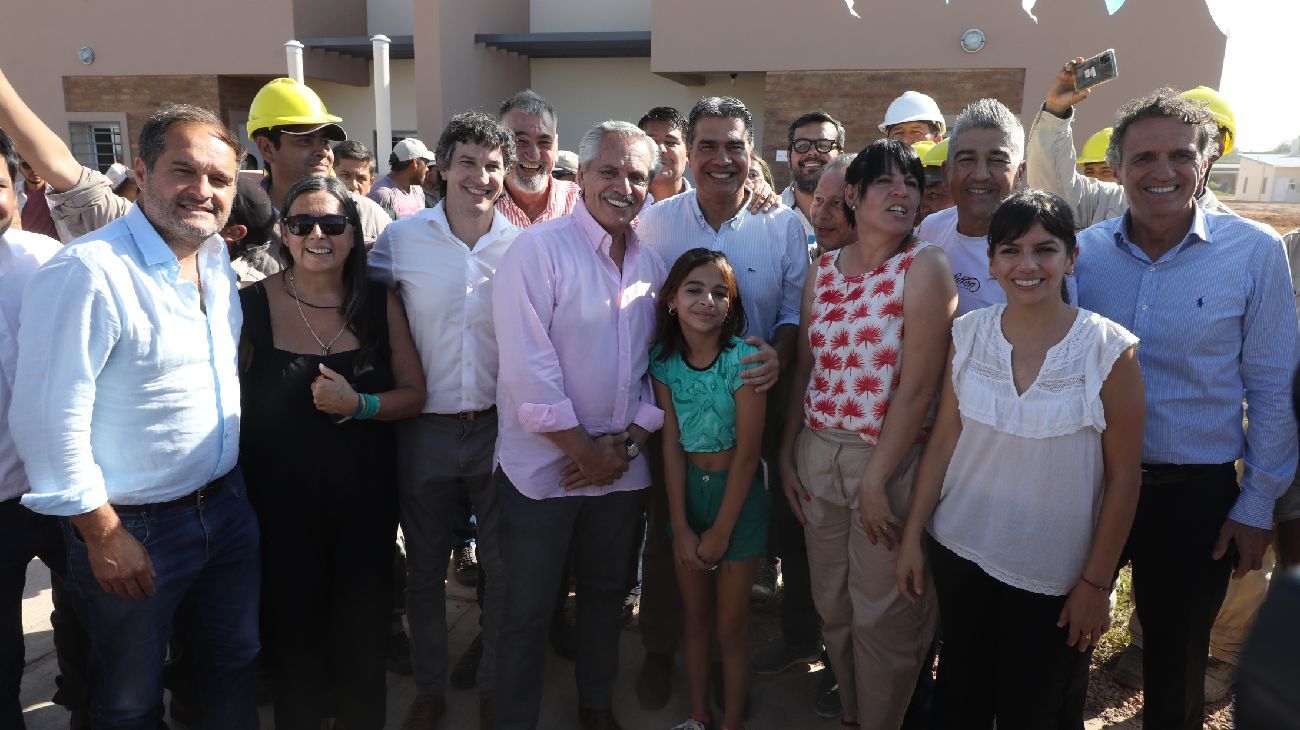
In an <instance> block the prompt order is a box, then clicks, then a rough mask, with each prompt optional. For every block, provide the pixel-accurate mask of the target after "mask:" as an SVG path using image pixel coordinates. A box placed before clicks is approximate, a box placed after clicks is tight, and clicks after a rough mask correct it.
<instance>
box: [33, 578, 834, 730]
mask: <svg viewBox="0 0 1300 730" xmlns="http://www.w3.org/2000/svg"><path fill="white" fill-rule="evenodd" d="M448 593H449V596H448V598H447V623H448V629H449V631H450V654H451V657H452V661H453V662H454V661H455V659H456V658H457V657H459V656H460V655H461V653H462V652H463V651H464V650H465V648H466V647H467V646H469V643H470V642H471V641H472V640H473V639H474V636H475V634H476V632H477V631H478V606H477V605H476V604H475V603H474V600H473V591H472V590H466V589H463V588H461V587H460V586H457V585H455V584H454V583H451V584H449V585H448ZM49 618H50V582H49V573H48V572H47V571H46V569H45V566H44V565H42V564H41V563H40V562H38V561H34V562H33V563H32V565H31V566H30V567H29V569H28V580H27V587H26V590H25V591H24V593H23V630H24V632H25V634H26V644H27V650H26V658H27V669H26V673H25V674H24V676H23V686H22V694H21V701H22V705H23V708H24V715H23V716H24V719H25V721H26V724H27V728H28V730H56V729H58V730H62V729H63V728H67V727H68V713H67V712H66V711H65V710H64V709H63V708H61V707H59V706H57V705H52V704H50V701H49V700H50V696H51V695H52V694H53V693H54V678H55V676H56V675H57V674H58V666H57V664H56V662H55V657H54V643H53V640H52V633H51V630H50V621H49ZM548 654H549V656H548V659H547V665H546V673H545V677H546V689H545V695H544V697H543V699H542V721H541V724H540V725H539V730H561V729H564V730H570V729H571V728H574V727H577V724H578V723H577V692H576V689H575V687H574V682H573V665H572V664H571V663H569V662H567V661H565V660H563V659H561V658H559V657H558V656H556V655H555V654H554V653H548ZM619 656H620V662H619V676H618V683H617V685H616V687H615V712H616V714H617V716H618V718H619V721H620V722H621V723H622V725H623V727H624V728H626V730H665V729H666V728H669V727H672V726H673V725H676V724H677V723H679V722H681V721H682V720H684V719H685V718H686V715H687V701H686V688H685V673H684V672H683V671H682V667H681V663H680V656H679V658H678V666H677V676H676V677H675V687H674V694H673V697H672V700H671V701H670V702H669V703H668V706H667V707H665V708H664V709H662V710H660V711H658V712H646V711H644V710H642V709H641V708H640V705H638V703H637V699H636V688H635V683H636V672H637V668H638V667H639V666H640V662H641V657H642V649H641V642H640V637H639V636H638V634H637V633H636V632H635V630H625V631H623V635H622V640H621V649H620V655H619ZM818 666H819V665H813V666H811V667H806V668H804V669H803V670H798V669H793V670H790V671H789V672H786V673H785V674H782V675H779V676H775V677H759V676H755V677H753V685H752V687H751V691H750V696H751V701H752V703H753V704H752V710H751V713H750V720H749V722H748V723H746V727H747V728H749V730H778V729H780V730H788V729H791V728H796V729H803V728H808V729H809V730H817V729H819V728H827V729H829V728H835V727H839V723H838V721H836V720H828V719H823V718H819V717H817V716H816V715H814V714H813V712H812V703H813V696H814V692H815V691H816V686H817V678H818V675H817V673H816V672H815V671H812V669H814V668H817V667H818ZM414 694H415V685H414V683H413V682H412V681H411V678H410V677H402V676H398V675H396V674H392V673H389V675H388V724H387V727H389V728H397V727H399V726H400V725H401V721H402V718H403V716H404V715H405V713H406V708H407V707H408V706H409V705H410V702H411V699H412V697H413V696H414ZM447 700H448V706H449V707H448V714H447V717H446V719H445V720H444V722H443V724H442V727H443V728H446V729H447V730H471V729H473V728H477V727H478V692H477V690H464V691H458V690H451V691H450V692H449V694H448V695H447ZM172 727H173V728H179V727H181V726H180V725H179V724H178V723H173V724H172ZM262 727H263V728H273V727H274V723H273V722H272V720H271V708H270V706H269V705H266V706H263V707H262Z"/></svg>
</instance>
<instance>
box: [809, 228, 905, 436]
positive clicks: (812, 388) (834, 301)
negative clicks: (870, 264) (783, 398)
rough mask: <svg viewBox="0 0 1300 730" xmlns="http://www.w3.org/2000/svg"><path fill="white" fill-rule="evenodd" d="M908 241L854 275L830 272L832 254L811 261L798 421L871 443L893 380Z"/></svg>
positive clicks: (900, 347)
mask: <svg viewBox="0 0 1300 730" xmlns="http://www.w3.org/2000/svg"><path fill="white" fill-rule="evenodd" d="M929 245H931V244H928V243H923V242H921V241H915V242H913V243H912V244H910V245H908V246H907V247H905V248H903V249H902V250H901V251H899V252H898V253H896V254H894V255H893V256H892V257H890V258H889V260H887V261H885V263H883V264H881V265H880V266H877V267H876V268H875V269H873V270H872V271H869V272H867V273H866V274H863V275H861V276H845V275H844V274H842V273H840V271H839V269H837V268H836V267H835V262H836V261H837V260H838V258H839V255H840V252H839V251H832V252H830V253H828V254H824V255H823V256H822V257H821V258H820V259H818V260H817V281H816V283H815V284H814V289H813V303H812V313H811V314H810V315H809V317H808V344H809V345H811V347H812V355H813V368H812V376H811V377H810V378H809V379H808V391H807V392H806V393H804V398H803V409H804V424H805V425H806V426H807V427H808V428H812V429H825V428H832V429H838V430H842V431H855V432H857V433H858V434H860V435H861V436H862V438H863V440H865V441H866V442H867V443H869V444H872V445H873V446H874V445H875V443H876V440H877V439H879V438H880V426H881V424H882V423H883V422H884V420H885V413H886V412H887V411H888V410H889V399H890V396H891V395H893V392H894V388H895V387H897V386H898V379H899V377H900V371H899V365H900V361H901V360H902V353H903V281H904V278H905V276H906V274H907V269H908V268H909V267H910V266H911V265H912V261H913V260H914V259H915V258H916V253H917V252H918V251H919V250H920V249H921V248H923V247H925V246H929Z"/></svg>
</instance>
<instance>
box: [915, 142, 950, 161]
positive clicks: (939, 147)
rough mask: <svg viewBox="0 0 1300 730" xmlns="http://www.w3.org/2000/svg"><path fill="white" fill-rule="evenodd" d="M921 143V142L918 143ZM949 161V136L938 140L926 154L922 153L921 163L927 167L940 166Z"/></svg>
mask: <svg viewBox="0 0 1300 730" xmlns="http://www.w3.org/2000/svg"><path fill="white" fill-rule="evenodd" d="M918 144H919V143H918ZM947 161H948V138H947V137H945V138H944V139H942V140H940V141H939V142H936V143H935V144H934V146H932V147H931V148H930V149H929V150H927V151H926V153H925V154H924V155H921V164H922V165H925V166H926V167H939V166H941V165H943V163H945V162H947Z"/></svg>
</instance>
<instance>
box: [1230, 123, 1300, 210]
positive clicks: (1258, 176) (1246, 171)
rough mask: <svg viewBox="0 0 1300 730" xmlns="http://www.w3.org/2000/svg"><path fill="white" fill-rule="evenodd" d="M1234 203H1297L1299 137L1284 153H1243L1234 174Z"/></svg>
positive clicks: (1298, 196) (1299, 156) (1298, 192)
mask: <svg viewBox="0 0 1300 730" xmlns="http://www.w3.org/2000/svg"><path fill="white" fill-rule="evenodd" d="M1235 198H1236V199H1237V200H1248V201H1252V202H1258V203H1300V138H1297V139H1295V140H1292V142H1291V149H1290V151H1288V152H1284V153H1271V154H1268V153H1262V152H1245V153H1242V155H1241V167H1240V168H1239V169H1238V171H1237V194H1236V196H1235Z"/></svg>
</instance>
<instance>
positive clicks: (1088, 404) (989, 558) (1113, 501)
mask: <svg viewBox="0 0 1300 730" xmlns="http://www.w3.org/2000/svg"><path fill="white" fill-rule="evenodd" d="M1077 255H1078V252H1077V250H1076V248H1075V237H1074V221H1073V218H1072V216H1071V213H1070V208H1069V205H1068V204H1067V203H1066V202H1065V201H1063V200H1061V199H1060V198H1058V197H1056V196H1055V195H1052V194H1050V193H1045V192H1042V191H1038V190H1026V191H1023V192H1020V193H1017V194H1016V195H1014V196H1012V197H1011V198H1010V199H1008V200H1007V201H1006V202H1004V203H1003V204H1002V205H1001V206H1000V207H999V208H998V210H997V212H996V213H995V214H994V216H993V221H992V224H991V226H990V228H989V261H990V263H989V273H990V274H991V275H992V276H994V277H996V278H997V280H998V282H999V283H1000V284H1001V285H1002V287H1003V289H1005V290H1006V293H1007V303H1006V304H1005V305H1002V304H998V305H994V306H991V307H986V308H984V309H978V310H975V311H973V312H971V313H969V314H967V315H965V316H963V317H960V318H959V319H957V320H956V321H955V322H954V323H953V328H952V329H953V332H952V334H953V342H952V347H951V350H950V352H949V369H948V377H946V378H944V382H943V392H942V395H941V397H940V402H939V414H938V419H937V421H936V423H935V426H934V431H933V432H932V434H931V437H930V442H929V445H928V446H927V447H926V450H925V453H924V455H923V456H922V458H921V464H920V467H919V471H918V473H917V479H916V490H915V492H914V496H913V502H912V512H911V514H910V515H909V517H908V520H907V525H906V527H905V529H904V533H903V539H902V544H901V554H900V555H899V559H898V567H897V577H898V583H899V587H900V589H901V590H902V591H903V593H904V594H905V595H907V596H908V597H910V598H911V599H912V600H913V601H916V600H918V599H919V597H920V592H921V591H922V590H923V587H924V585H925V580H924V578H925V570H926V563H927V560H928V562H929V569H930V571H931V572H932V573H933V578H934V585H935V590H936V593H937V597H938V601H939V614H940V620H941V622H942V626H943V642H944V643H943V651H942V654H941V656H940V660H939V676H938V687H937V690H936V692H937V698H936V702H935V707H936V709H937V711H938V712H939V713H941V715H942V718H941V725H942V726H943V727H948V728H991V727H993V726H994V722H995V721H996V724H997V727H998V729H999V730H1016V728H1032V729H1033V730H1043V729H1045V728H1060V729H1061V730H1064V729H1065V728H1070V729H1071V730H1079V729H1080V728H1082V727H1083V703H1084V698H1085V694H1086V692H1087V687H1088V661H1089V656H1090V649H1091V648H1092V646H1093V645H1094V644H1095V643H1096V642H1097V640H1098V639H1099V638H1100V637H1101V635H1102V633H1104V632H1105V630H1106V628H1107V627H1108V624H1109V611H1110V605H1109V598H1110V592H1111V589H1112V583H1113V581H1114V577H1115V573H1116V569H1117V565H1118V563H1119V560H1120V555H1121V552H1122V550H1123V548H1124V542H1125V540H1126V539H1127V537H1128V533H1129V528H1130V526H1131V525H1132V522H1133V514H1134V511H1135V510H1136V508H1137V499H1138V487H1139V484H1140V482H1141V465H1140V464H1141V448H1142V427H1143V418H1144V416H1143V402H1144V401H1143V386H1142V373H1141V371H1140V370H1139V368H1138V363H1137V359H1136V357H1135V349H1136V345H1137V338H1136V337H1134V336H1133V335H1132V334H1130V333H1129V332H1128V331H1127V330H1125V329H1124V328H1123V327H1120V326H1119V325H1117V324H1115V323H1114V322H1111V321H1110V320H1107V319H1105V318H1104V317H1101V316H1100V315H1097V314H1094V313H1092V312H1088V311H1086V310H1082V309H1076V308H1074V307H1071V306H1070V305H1069V303H1068V302H1067V301H1066V296H1065V287H1064V281H1065V277H1066V276H1067V275H1069V274H1070V273H1071V272H1072V271H1073V269H1074V262H1075V259H1076V257H1077ZM927 533H928V534H927ZM923 541H924V542H925V543H926V544H925V546H924V548H923V547H922V542H923Z"/></svg>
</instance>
